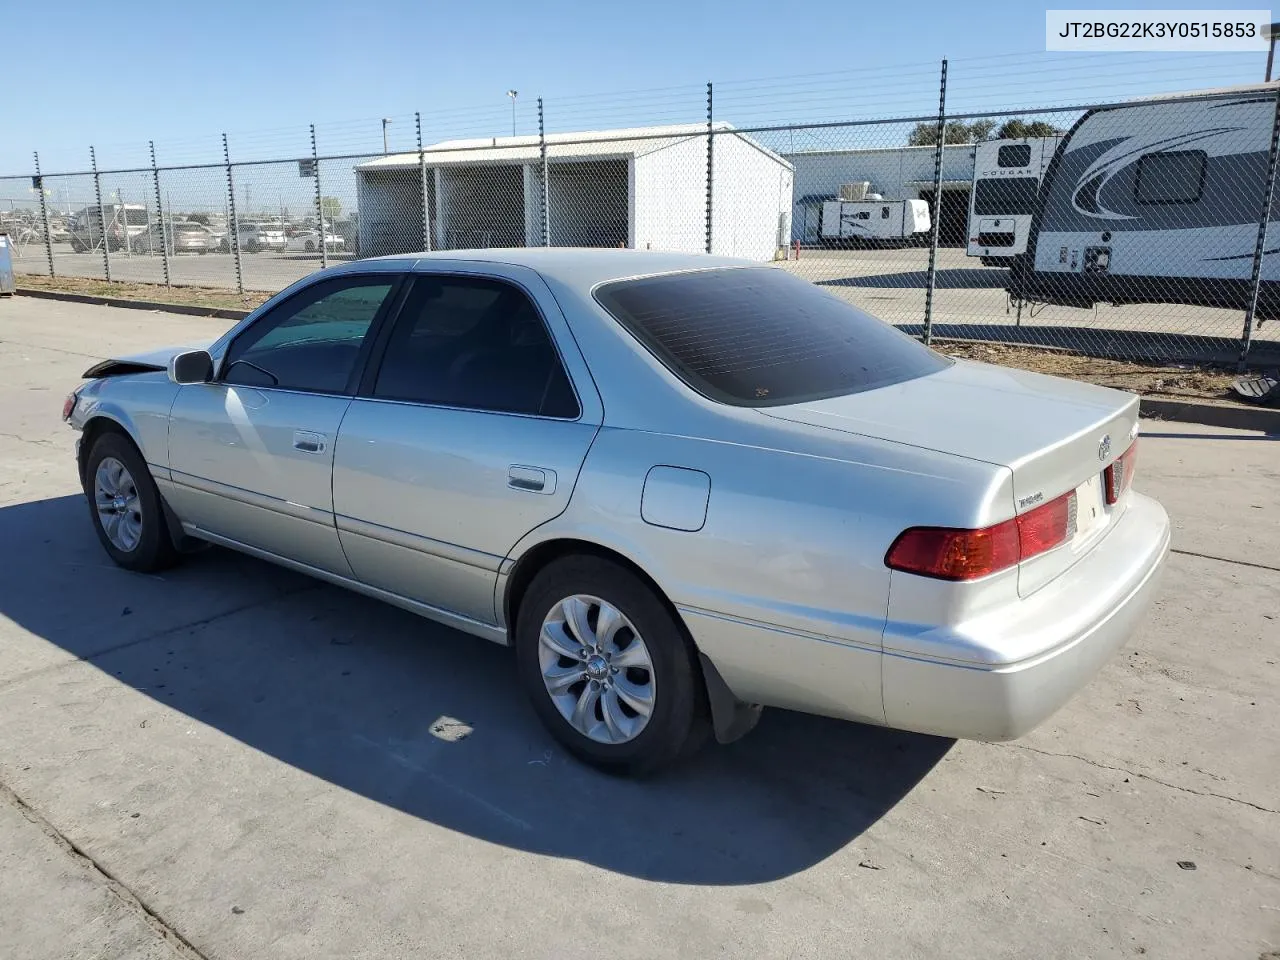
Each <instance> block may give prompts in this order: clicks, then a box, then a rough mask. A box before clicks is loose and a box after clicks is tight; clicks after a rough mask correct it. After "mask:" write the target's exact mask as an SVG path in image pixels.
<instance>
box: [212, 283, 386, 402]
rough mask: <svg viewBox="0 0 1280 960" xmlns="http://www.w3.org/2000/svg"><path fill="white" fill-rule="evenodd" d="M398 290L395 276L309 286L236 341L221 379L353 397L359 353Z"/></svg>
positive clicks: (229, 352)
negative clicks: (352, 382) (393, 288)
mask: <svg viewBox="0 0 1280 960" xmlns="http://www.w3.org/2000/svg"><path fill="white" fill-rule="evenodd" d="M394 286H395V278H393V277H343V278H339V279H335V280H329V281H325V282H322V283H318V284H316V285H315V286H313V287H309V288H308V289H306V290H304V291H303V292H301V293H299V294H297V295H296V296H294V297H291V298H290V299H289V300H286V301H285V302H284V303H282V304H280V306H278V307H276V308H275V309H274V310H272V311H270V312H269V313H267V314H264V315H263V316H262V317H260V318H259V319H258V320H257V321H256V322H255V323H254V324H253V326H251V327H250V328H249V329H248V330H246V331H244V333H242V334H240V336H238V337H237V338H236V339H235V340H234V341H233V342H232V344H231V348H230V349H229V350H228V351H227V357H226V362H225V364H224V366H223V375H222V379H223V380H224V381H225V382H226V383H236V384H244V385H245V386H252V387H280V388H282V389H286V390H307V391H314V392H317V393H338V394H341V393H349V392H350V390H351V380H352V375H353V374H354V373H355V369H356V362H357V360H358V359H359V356H360V348H361V346H362V345H363V344H364V340H365V337H366V336H367V335H368V333H369V328H370V327H371V326H372V325H373V321H374V318H375V317H376V316H377V315H378V311H379V310H380V309H382V306H383V304H384V303H385V302H386V300H387V297H388V295H389V294H390V293H391V289H392V287H394Z"/></svg>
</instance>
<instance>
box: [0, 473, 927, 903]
mask: <svg viewBox="0 0 1280 960" xmlns="http://www.w3.org/2000/svg"><path fill="white" fill-rule="evenodd" d="M86 512H87V511H86V505H85V503H84V500H83V498H82V497H80V496H67V497H60V498H56V499H48V500H41V501H35V502H28V503H21V504H17V505H13V506H8V507H4V508H0V543H4V544H8V545H10V549H11V550H14V551H16V552H19V553H21V555H22V556H23V557H24V562H23V563H22V564H15V565H13V566H14V569H13V574H12V576H8V577H6V580H5V582H4V584H3V586H2V587H0V615H2V616H4V617H7V618H9V619H10V620H12V621H14V622H15V623H17V624H18V625H19V626H20V627H22V628H24V629H25V630H27V631H30V632H31V633H32V634H35V635H36V636H37V637H40V638H43V639H44V640H47V641H49V642H50V643H52V644H55V645H56V646H57V647H59V648H61V649H62V650H63V651H66V652H67V653H69V654H72V655H74V656H75V657H76V658H78V659H80V660H83V661H86V662H87V663H89V664H91V665H92V666H93V667H94V668H96V669H97V670H100V671H102V673H103V674H105V675H106V676H108V677H110V678H112V679H113V680H114V681H115V682H117V683H119V684H124V685H127V687H129V688H132V690H134V691H137V692H140V693H143V694H145V695H146V696H147V697H150V698H153V699H154V700H155V701H157V702H159V703H162V704H164V705H165V706H166V707H168V708H171V709H173V710H177V711H180V712H181V713H183V714H186V715H188V716H189V717H191V718H193V719H195V720H197V721H199V722H200V723H203V724H206V725H208V726H209V727H212V728H214V729H216V730H219V731H221V732H222V733H223V734H226V735H227V736H229V737H233V738H235V739H236V740H238V741H240V742H242V743H244V744H246V745H248V746H249V747H252V748H253V749H255V750H258V751H262V752H263V753H265V754H267V755H269V756H272V757H274V758H276V759H278V760H279V761H281V762H282V763H285V764H289V765H291V766H293V767H296V768H298V769H299V770H302V771H305V772H307V773H309V774H311V775H313V776H316V777H321V778H323V779H325V780H327V781H329V782H331V783H333V784H335V785H337V786H339V787H341V788H343V789H345V790H348V791H352V792H353V793H355V794H358V795H361V796H364V797H367V798H368V799H370V800H373V801H376V802H378V803H381V804H386V805H388V806H389V807H392V808H396V809H398V810H401V811H404V812H405V813H407V814H411V815H413V816H415V817H421V818H423V819H425V820H428V821H431V822H433V823H436V824H439V825H441V826H444V827H447V828H449V829H451V830H454V831H458V832H461V833H465V834H469V835H471V836H474V837H478V838H480V839H483V840H486V841H489V842H492V843H499V844H505V845H508V846H510V847H513V848H516V849H521V850H527V851H532V852H536V853H541V854H546V855H551V856H557V857H567V858H573V859H577V860H580V861H583V862H587V863H591V864H594V865H597V866H600V867H603V868H605V869H608V870H613V871H617V872H619V873H622V874H626V875H629V876H635V877H641V878H648V879H653V880H660V881H666V882H674V883H690V884H753V883H761V882H765V881H769V880H775V879H778V878H781V877H785V876H788V875H790V874H793V873H796V872H798V871H801V870H804V869H805V868H807V867H809V866H811V865H813V864H815V863H817V862H819V861H821V860H823V859H825V858H826V857H829V856H831V855H832V854H834V853H836V852H837V851H839V850H841V849H842V848H844V847H845V846H847V845H848V844H849V843H850V842H851V841H854V840H856V838H857V837H858V836H859V835H860V834H861V833H862V832H863V831H865V830H866V829H867V828H868V827H870V826H871V825H872V824H874V823H875V822H876V821H877V820H878V819H879V818H881V817H882V816H884V815H885V814H886V813H887V812H888V811H889V810H891V809H893V807H894V806H895V804H897V803H898V801H900V800H901V799H902V798H903V797H904V796H905V795H906V794H907V793H908V792H910V791H911V790H912V789H913V788H914V787H915V786H916V785H917V784H918V783H919V782H920V781H921V779H922V778H923V777H924V776H925V775H926V774H928V772H929V771H930V770H931V769H932V768H933V767H934V766H935V765H936V764H937V763H938V762H939V761H940V760H941V759H942V758H943V756H944V755H945V754H946V753H947V751H948V750H949V749H950V746H951V744H952V741H950V740H945V739H940V738H935V737H926V736H919V735H914V734H907V733H901V732H896V731H891V730H883V729H879V728H874V727H869V726H863V725H859V724H853V723H843V722H839V721H835V720H827V719H823V718H819V717H812V716H807V715H804V714H798V713H790V712H786V711H780V710H767V711H765V714H764V717H763V719H762V720H761V722H760V725H759V726H758V727H757V729H756V730H755V731H754V732H753V733H751V734H750V735H748V736H747V737H746V738H744V739H743V740H741V741H739V742H737V743H735V744H731V745H729V746H727V747H721V746H716V745H714V744H713V745H709V746H708V748H707V749H705V750H704V751H703V752H702V753H700V754H698V755H697V757H696V758H694V759H692V760H690V761H688V762H686V763H684V764H683V765H681V766H679V767H677V768H676V769H674V770H672V771H670V772H668V773H666V774H664V775H662V776H659V777H655V778H651V779H648V780H639V781H636V780H627V779H621V778H616V777H610V776H607V775H604V774H601V773H598V772H596V771H594V770H593V769H590V768H587V767H584V766H582V765H581V764H579V763H577V762H575V761H574V760H572V759H571V758H570V757H568V756H567V755H565V753H564V752H563V750H561V749H560V747H559V746H558V745H557V744H556V743H555V742H554V741H553V740H552V739H551V738H550V737H549V736H548V735H547V734H546V733H545V732H544V730H543V729H542V727H541V726H540V725H539V723H538V721H537V719H536V717H535V715H534V713H533V711H532V709H531V708H530V707H529V706H528V704H527V703H526V701H525V699H524V696H523V693H522V691H521V689H520V687H519V685H518V683H517V679H516V673H515V669H514V659H513V657H512V656H511V655H510V651H509V650H507V649H505V648H502V647H499V646H497V645H494V644H490V643H486V642H484V641H482V640H478V639H475V638H472V637H469V636H466V635H464V634H461V633H459V632H457V631H454V630H451V629H448V628H445V627H441V626H438V625H435V624H433V623H430V622H428V621H425V620H422V619H420V618H418V617H415V616H413V615H412V614H409V613H406V612H404V611H401V610H398V609H395V608H393V607H390V606H388V605H386V604H382V603H379V602H377V601H374V600H369V599H366V598H364V597H360V596H357V595H355V594H352V593H350V592H349V591H345V590H342V589H340V588H336V587H330V586H328V585H325V584H321V583H318V582H316V581H313V580H310V579H309V578H306V577H303V576H301V575H296V574H293V573H291V572H289V571H286V570H282V569H279V568H276V567H274V566H272V565H270V564H266V563H262V562H259V561H257V560H253V559H251V558H247V557H242V556H239V555H237V554H234V553H232V552H230V551H225V550H220V549H210V550H208V551H205V552H203V553H200V554H197V555H195V556H192V557H190V558H188V559H187V561H186V562H185V563H184V564H183V565H181V566H180V567H178V568H176V569H174V570H171V571H166V572H165V573H164V574H162V575H161V576H145V575H139V574H130V573H127V572H125V571H121V570H119V569H117V568H115V567H114V566H112V565H111V564H110V562H109V561H108V559H107V557H106V554H105V553H104V552H103V551H102V549H101V547H100V546H99V544H98V542H97V540H96V539H95V538H94V536H93V533H92V530H91V528H90V525H89V520H88V517H87V516H86ZM46 652H47V653H48V654H50V655H51V656H52V655H54V654H57V651H47V650H46ZM59 656H61V655H60V654H59ZM39 669H40V671H41V672H43V671H44V670H48V669H54V670H58V669H82V668H74V667H69V666H57V665H50V666H44V667H41V668H39ZM4 680H5V681H6V682H7V683H9V684H12V683H14V682H18V683H21V682H23V681H22V679H21V677H20V676H19V677H18V678H16V680H15V678H14V677H12V676H8V677H5V678H4ZM3 689H4V688H3V686H2V685H0V692H2V691H3ZM121 692H123V691H121ZM112 695H113V694H111V693H110V692H108V694H107V696H112ZM93 696H95V697H97V698H98V699H99V701H100V700H101V699H102V694H101V692H100V691H99V692H98V693H97V694H93ZM125 699H127V697H126V698H125ZM95 709H97V704H95ZM134 712H136V711H134ZM134 712H131V711H129V710H124V711H122V712H121V715H122V716H132V715H133V713H134ZM51 722H57V718H56V716H52V715H51ZM134 726H135V725H133V724H129V725H128V728H127V729H121V730H119V731H112V732H113V733H118V735H119V736H120V737H122V738H124V737H145V736H149V735H156V734H154V733H152V732H150V731H148V730H138V729H134ZM204 742H205V743H206V747H205V749H207V742H208V741H207V740H205V741H204ZM184 743H189V744H195V743H197V741H196V740H194V739H192V740H186V741H184ZM168 746H169V747H170V748H172V747H173V746H174V745H173V744H168ZM189 749H192V750H193V751H194V750H195V749H196V748H195V747H194V746H193V747H190V748H189ZM205 759H206V758H202V757H199V756H196V755H195V753H194V752H193V755H192V757H191V762H192V764H193V765H196V764H199V763H202V762H204V760H205ZM211 768H213V769H226V765H225V763H223V764H219V765H216V766H213V767H211ZM157 775H163V774H157ZM209 787H210V789H211V790H213V791H217V790H219V789H222V788H225V787H226V785H225V784H219V783H210V785H209ZM238 789H240V790H245V789H248V790H252V789H253V787H252V785H244V784H241V785H239V786H238Z"/></svg>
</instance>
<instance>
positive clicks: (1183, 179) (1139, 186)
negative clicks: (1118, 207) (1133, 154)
mask: <svg viewBox="0 0 1280 960" xmlns="http://www.w3.org/2000/svg"><path fill="white" fill-rule="evenodd" d="M1207 161H1208V154H1206V153H1205V152H1204V151H1203V150H1167V151H1163V152H1161V153H1148V154H1146V155H1145V156H1143V157H1142V159H1140V160H1139V161H1138V175H1137V177H1136V178H1135V180H1134V183H1133V192H1134V197H1135V199H1136V200H1137V201H1138V202H1139V203H1141V204H1149V205H1155V204H1162V203H1195V202H1196V201H1197V200H1199V199H1200V195H1201V194H1202V193H1203V192H1204V172H1205V165H1206V163H1207Z"/></svg>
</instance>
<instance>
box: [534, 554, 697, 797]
mask: <svg viewBox="0 0 1280 960" xmlns="http://www.w3.org/2000/svg"><path fill="white" fill-rule="evenodd" d="M515 646H516V659H517V663H518V668H519V672H520V679H521V683H522V684H523V686H524V688H525V692H526V693H527V694H528V696H529V698H530V700H531V701H532V704H533V708H534V710H535V711H537V713H538V716H539V718H540V719H541V720H542V722H543V724H544V725H545V726H546V727H547V729H548V730H549V731H550V733H551V734H552V736H554V737H555V738H556V739H557V740H558V741H559V742H560V743H561V744H562V745H563V746H564V747H565V749H567V750H568V751H569V752H570V753H572V754H573V755H574V756H576V757H577V758H578V759H580V760H582V761H584V762H586V763H589V764H592V765H593V766H596V767H600V768H601V769H604V770H606V771H609V772H611V773H625V774H632V775H642V774H647V773H652V772H654V771H656V770H658V769H660V768H662V767H664V766H667V765H669V764H671V763H672V762H674V761H675V760H676V759H678V758H680V757H681V756H682V755H686V754H689V753H692V752H693V751H694V750H696V748H697V747H698V746H700V745H701V743H702V742H703V741H704V740H705V735H706V731H707V730H708V729H709V723H708V719H707V712H708V711H707V708H706V703H705V699H706V698H705V693H704V691H703V688H702V680H701V674H700V672H699V669H698V666H697V659H696V656H695V652H694V650H693V645H692V643H691V642H690V641H689V640H688V638H687V637H686V636H685V632H684V630H683V628H682V627H681V625H680V624H679V623H678V622H677V621H676V620H675V618H674V616H673V614H672V613H671V612H670V611H669V610H668V608H667V607H666V605H665V604H664V603H663V602H662V600H661V599H659V597H657V596H656V595H655V594H654V592H653V591H652V590H651V589H650V588H649V586H648V585H647V584H645V583H644V582H643V581H641V580H640V579H639V578H638V577H637V576H636V575H635V574H633V573H631V572H630V571H629V570H627V569H625V568H624V567H622V566H620V565H618V564H616V563H613V562H612V561H609V560H606V559H603V558H599V557H589V556H571V557H565V558H563V559H560V560H557V561H555V562H553V563H552V564H550V565H548V566H547V567H546V568H545V569H544V570H542V571H541V572H539V573H538V575H537V576H536V577H534V579H533V582H532V583H530V584H529V588H528V590H527V591H526V593H525V596H524V599H523V601H522V602H521V604H520V610H519V613H518V615H517V620H516V637H515Z"/></svg>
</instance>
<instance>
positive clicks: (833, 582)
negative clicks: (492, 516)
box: [507, 418, 1012, 723]
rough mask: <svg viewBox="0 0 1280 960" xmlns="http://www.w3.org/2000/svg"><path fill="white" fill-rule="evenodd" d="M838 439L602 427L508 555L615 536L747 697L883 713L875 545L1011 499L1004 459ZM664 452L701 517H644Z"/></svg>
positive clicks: (612, 542) (852, 714)
mask: <svg viewBox="0 0 1280 960" xmlns="http://www.w3.org/2000/svg"><path fill="white" fill-rule="evenodd" d="M761 419H763V418H761ZM771 429H772V427H766V428H764V430H765V431H768V430H771ZM786 433H788V434H789V435H790V436H791V437H792V439H793V440H797V441H799V442H803V439H804V437H803V435H802V432H801V431H786ZM819 439H821V438H819ZM844 447H845V449H846V451H847V455H846V456H845V457H844V458H836V457H831V456H825V455H818V454H814V453H797V452H790V451H784V450H779V449H776V448H774V447H771V446H761V445H752V444H747V443H731V442H723V441H713V440H705V439H697V438H692V437H683V436H673V435H670V434H660V433H652V432H642V431H635V430H626V429H618V428H610V427H607V426H606V427H605V428H603V429H602V430H601V432H600V434H599V435H598V436H597V438H596V441H595V443H594V444H593V445H592V447H591V450H590V452H589V453H588V455H587V459H586V462H585V463H584V465H583V469H582V472H581V475H580V477H579V480H578V484H577V487H576V488H575V490H574V493H573V497H572V499H571V501H570V505H569V508H568V509H567V510H566V511H565V513H564V514H562V515H561V516H560V517H558V518H556V519H555V520H553V521H551V522H549V523H548V524H546V525H544V526H542V527H540V528H538V529H537V530H535V531H533V532H532V533H531V534H530V535H529V536H528V537H526V538H525V539H524V540H523V541H521V543H519V544H518V545H517V547H516V549H515V550H514V551H513V553H512V555H511V558H510V559H515V558H518V557H519V556H520V555H522V554H523V553H525V552H526V551H527V550H529V549H531V548H532V547H534V546H536V545H537V544H539V543H542V542H546V541H548V540H554V539H559V538H575V539H581V540H586V541H589V542H592V543H597V544H600V545H602V546H605V547H609V548H610V549H613V550H615V551H617V552H619V553H621V554H622V555H623V556H625V557H627V558H628V559H630V560H632V561H633V562H634V563H636V564H637V565H638V566H639V567H641V568H642V569H643V570H645V571H646V572H647V573H648V574H649V575H650V576H651V577H652V578H653V579H654V580H655V581H656V582H657V584H658V586H659V587H660V588H661V589H662V590H663V592H664V593H665V594H666V596H667V597H668V598H669V599H670V600H671V601H672V603H673V604H674V605H675V606H676V608H677V610H678V611H679V612H680V614H681V616H682V617H683V618H684V620H685V623H686V625H687V626H688V627H689V630H690V632H691V634H692V636H693V638H694V640H695V642H696V643H697V644H698V647H699V649H700V650H701V652H702V653H704V654H705V655H706V656H708V657H709V658H710V659H711V661H712V662H713V663H714V664H715V665H716V667H717V669H718V670H719V671H720V673H721V675H722V676H723V677H724V679H725V681H726V683H728V685H729V687H730V689H732V690H733V691H734V693H735V694H736V695H737V696H738V697H740V698H741V699H743V700H747V701H750V702H757V703H763V704H766V705H770V706H780V707H790V708H795V709H802V710H809V711H811V712H819V713H825V714H829V715H833V716H841V717H846V718H849V719H859V720H871V721H874V722H880V723H883V722H884V714H883V709H882V704H881V698H880V665H879V657H880V651H881V635H882V632H883V630H884V625H885V620H886V611H887V605H888V598H889V571H888V569H887V568H886V567H885V565H884V555H885V552H886V551H887V549H888V547H889V546H890V544H891V543H892V542H893V539H894V538H895V537H896V536H897V535H898V534H899V533H900V532H901V531H902V530H903V529H904V528H905V527H906V526H910V525H913V524H916V523H926V524H930V523H932V524H936V523H966V522H970V521H972V520H973V519H974V518H975V517H978V516H981V515H983V514H985V513H987V512H989V511H990V510H991V509H998V508H997V507H996V506H995V505H996V504H999V503H1003V504H1004V510H1005V511H1006V513H1007V512H1008V511H1010V510H1011V509H1012V499H1011V493H1010V490H1009V480H1008V472H1007V471H1002V470H1000V469H999V468H995V467H991V466H989V465H987V464H980V463H977V462H974V461H965V460H961V459H958V458H952V457H945V456H942V455H938V454H934V453H931V452H929V451H921V450H914V449H912V448H908V447H904V446H902V445H900V444H892V443H887V442H883V441H865V442H862V441H846V442H845V443H844ZM659 465H668V466H676V467H684V468H689V469H692V470H698V471H702V472H703V473H705V474H707V475H708V476H709V477H710V478H711V481H710V488H711V489H710V495H709V497H708V498H707V510H706V521H705V523H704V524H703V526H702V528H701V529H699V530H696V531H687V530H676V529H670V528H667V527H661V526H656V525H654V524H651V523H647V522H645V520H644V518H643V517H642V514H641V499H642V495H643V490H644V483H645V478H646V475H647V474H648V472H649V471H650V469H651V468H652V467H654V466H659ZM509 566H510V564H508V566H507V569H509Z"/></svg>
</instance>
